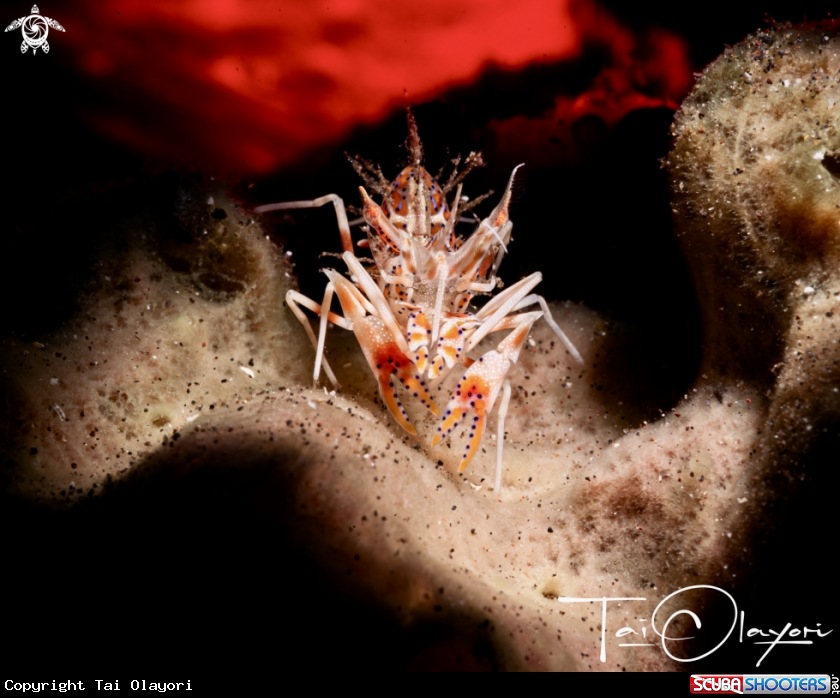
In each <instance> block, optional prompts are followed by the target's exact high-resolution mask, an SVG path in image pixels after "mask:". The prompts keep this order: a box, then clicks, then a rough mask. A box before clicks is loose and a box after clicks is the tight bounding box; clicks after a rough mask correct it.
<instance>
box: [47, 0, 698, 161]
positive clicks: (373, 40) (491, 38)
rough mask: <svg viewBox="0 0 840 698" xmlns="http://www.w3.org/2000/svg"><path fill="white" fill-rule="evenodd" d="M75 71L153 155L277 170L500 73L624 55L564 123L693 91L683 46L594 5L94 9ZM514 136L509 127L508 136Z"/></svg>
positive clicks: (75, 26) (79, 42)
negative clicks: (592, 54) (639, 31)
mask: <svg viewBox="0 0 840 698" xmlns="http://www.w3.org/2000/svg"><path fill="white" fill-rule="evenodd" d="M60 19H61V21H62V22H63V23H64V25H65V27H66V28H67V33H66V34H64V35H62V37H61V40H62V43H65V44H66V45H69V49H68V50H70V51H72V53H73V54H74V58H75V61H76V66H77V67H78V68H79V70H80V71H81V72H82V73H84V74H85V75H86V76H87V78H88V80H89V81H91V82H92V83H93V84H94V86H95V87H96V88H97V90H98V91H99V92H100V93H101V94H103V95H107V98H105V99H103V100H101V101H100V103H99V104H95V105H92V104H88V105H87V106H85V107H84V108H83V109H84V112H85V116H86V118H87V119H88V120H89V121H90V122H92V123H93V124H95V125H96V126H97V127H98V128H99V129H101V131H103V132H105V133H107V134H109V135H110V136H112V137H114V138H116V139H118V140H120V141H122V142H126V143H128V144H130V145H131V146H132V147H134V148H135V149H139V150H142V151H143V152H146V153H150V154H154V155H159V156H164V157H167V158H169V159H173V157H174V158H175V159H179V158H188V159H190V160H192V161H193V162H195V164H199V165H209V166H212V167H214V168H220V167H221V168H227V167H233V168H239V169H242V170H245V171H251V172H265V171H269V170H271V169H273V168H276V167H277V166H279V165H282V164H287V163H290V162H294V161H295V160H299V159H301V158H303V157H305V156H306V155H307V153H309V152H311V151H312V150H313V149H314V148H316V147H318V146H320V145H323V144H324V143H330V142H339V141H341V140H343V139H344V138H345V137H346V134H347V129H348V128H351V127H353V126H356V125H359V124H363V123H375V122H377V121H379V120H381V119H382V118H384V117H385V116H386V115H387V114H388V113H389V112H391V111H392V110H393V109H395V108H396V107H398V106H400V105H402V104H403V103H404V101H405V93H406V91H407V92H408V94H409V97H410V100H411V101H413V102H418V101H424V100H428V99H432V98H434V97H436V96H438V95H441V94H442V93H443V92H444V91H446V90H448V89H451V88H452V87H455V86H459V85H465V84H469V83H470V82H472V81H474V80H475V79H476V78H477V77H478V76H479V75H480V74H481V73H482V72H483V71H485V70H486V69H487V68H488V67H490V66H497V67H501V68H503V69H506V70H516V69H520V68H522V67H524V66H526V65H528V64H531V63H534V62H543V63H551V62H557V61H561V60H571V59H573V58H575V57H576V56H578V55H580V53H581V51H582V50H583V47H584V45H585V44H587V43H591V42H593V41H594V42H601V43H604V44H606V45H608V46H609V47H610V53H611V55H612V56H613V58H614V61H613V65H612V66H611V67H610V68H609V69H607V70H606V71H605V72H604V73H603V74H602V75H601V76H600V77H599V79H598V80H597V81H596V84H595V85H593V86H592V89H590V90H589V91H588V92H587V93H586V94H584V95H581V96H580V97H578V98H577V99H575V100H566V101H565V102H564V101H563V100H559V101H558V103H557V109H556V110H555V111H556V113H555V114H553V115H552V116H551V118H552V119H554V120H555V121H556V117H557V115H558V114H565V113H568V114H570V115H572V116H578V115H580V114H583V113H597V114H598V115H600V116H601V117H602V118H604V119H605V121H606V122H607V123H612V122H614V121H615V120H617V119H618V118H620V117H621V116H622V115H623V114H624V113H626V112H627V111H628V110H629V109H634V108H638V107H639V106H649V105H651V104H672V103H673V101H674V100H676V99H679V98H680V97H681V96H682V93H683V92H685V89H686V87H687V84H688V78H689V76H690V73H689V72H688V67H687V61H686V60H685V47H684V45H683V44H682V43H681V42H680V41H679V40H678V39H675V38H674V37H672V36H669V35H666V34H662V33H658V34H657V33H652V34H650V35H648V36H647V37H645V38H643V39H641V40H639V39H637V38H636V37H635V36H634V35H633V34H632V33H631V32H630V31H628V30H627V29H625V28H623V27H621V26H620V25H619V24H618V23H617V22H616V21H615V20H614V19H613V18H612V17H611V16H610V15H609V14H607V13H606V12H604V11H603V10H601V9H599V8H598V7H597V6H596V5H593V4H592V3H591V2H589V1H588V0H586V1H584V2H577V1H575V0H520V1H519V2H517V3H511V2H509V1H508V0H460V1H459V2H458V3H452V2H450V1H449V0H424V2H422V3H415V2H408V1H406V0H403V1H402V2H388V3H386V2H380V1H377V0H323V1H322V2H319V3H312V2H303V1H300V0H298V1H297V2H277V1H276V0H274V1H268V0H252V1H251V2H234V1H233V0H212V1H203V2H199V1H198V0H193V1H191V2H189V1H184V2H177V3H173V2H163V1H160V0H158V1H152V2H149V1H147V0H143V1H141V0H119V2H116V1H115V0H107V1H105V2H103V1H102V0H96V2H93V1H92V0H88V1H87V2H84V3H82V4H80V5H77V6H76V9H75V14H74V15H70V16H66V15H64V16H62V17H61V18H60ZM506 128H507V126H506V125H505V124H500V125H499V130H500V132H502V131H504V130H505V129H506Z"/></svg>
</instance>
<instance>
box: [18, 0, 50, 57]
mask: <svg viewBox="0 0 840 698" xmlns="http://www.w3.org/2000/svg"><path fill="white" fill-rule="evenodd" d="M18 27H20V30H21V32H22V33H23V43H22V44H21V45H20V52H21V53H26V51H27V49H30V48H31V49H32V55H33V56H34V55H35V54H36V53H37V52H38V49H39V48H40V49H41V50H42V51H43V52H44V53H49V52H50V45H49V44H48V43H47V34H49V33H50V27H52V28H53V29H55V30H56V31H60V32H63V31H64V27H62V26H61V25H60V24H59V23H58V22H56V21H55V20H54V19H50V18H49V17H44V16H43V15H42V14H41V13H40V12H39V10H38V6H37V5H33V6H32V14H31V15H29V16H28V17H21V18H20V19H16V20H15V21H14V22H12V23H11V24H10V25H9V26H8V27H6V31H7V32H9V31H12V30H13V29H17V28H18Z"/></svg>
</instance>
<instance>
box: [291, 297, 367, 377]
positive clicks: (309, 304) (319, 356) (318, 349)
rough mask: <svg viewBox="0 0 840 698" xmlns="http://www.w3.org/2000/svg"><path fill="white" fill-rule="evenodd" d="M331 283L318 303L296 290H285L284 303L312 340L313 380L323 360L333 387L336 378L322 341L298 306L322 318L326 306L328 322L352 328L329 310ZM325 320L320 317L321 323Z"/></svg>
mask: <svg viewBox="0 0 840 698" xmlns="http://www.w3.org/2000/svg"><path fill="white" fill-rule="evenodd" d="M331 286H332V284H328V285H327V289H326V291H325V292H324V302H323V303H322V304H321V305H319V304H318V303H316V302H315V301H313V300H312V299H311V298H307V297H306V296H304V295H303V294H302V293H298V292H297V291H287V292H286V305H288V306H289V308H291V311H292V312H293V313H294V314H295V317H296V318H297V319H298V320H299V321H300V324H301V325H303V329H304V330H306V334H307V336H308V337H309V341H310V342H312V346H313V348H314V349H315V370H314V372H313V380H314V382H315V383H316V384H317V383H318V376H319V374H320V372H321V363H322V362H323V365H324V373H326V374H327V378H329V379H330V383H332V384H333V386H334V387H336V388H337V387H338V381H337V380H336V377H335V374H334V373H333V371H332V369H331V368H330V365H329V363H327V360H326V359H325V358H323V343H322V342H320V341H319V340H318V338H316V337H315V333H314V332H313V330H312V325H310V324H309V319H308V318H307V317H306V315H305V314H304V312H303V311H302V310H301V309H300V306H301V305H302V306H304V307H305V308H309V310H311V311H312V312H314V313H318V314H319V315H321V317H322V318H324V317H325V316H324V313H323V312H322V311H323V308H325V307H326V309H327V315H326V319H328V320H329V321H330V322H332V323H334V324H336V325H338V326H339V327H343V328H344V329H346V330H352V329H353V324H352V323H351V322H349V321H347V320H345V319H344V318H343V317H341V316H339V315H336V314H335V313H330V312H329V301H330V300H331V299H332V288H331ZM324 324H325V322H324V320H323V319H322V325H324Z"/></svg>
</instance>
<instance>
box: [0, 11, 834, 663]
mask: <svg viewBox="0 0 840 698" xmlns="http://www.w3.org/2000/svg"><path fill="white" fill-rule="evenodd" d="M838 53H840V35H838V31H837V29H836V25H835V23H833V22H830V23H825V24H822V25H820V24H815V25H809V26H808V27H806V28H791V27H785V26H776V27H771V28H769V29H767V30H763V31H761V32H759V33H757V34H756V35H754V36H751V37H748V38H747V39H746V40H745V41H744V42H743V43H741V44H739V45H738V46H736V47H734V48H731V49H727V51H726V52H725V53H724V54H723V55H722V56H721V57H720V58H719V59H718V60H717V61H716V62H715V63H714V64H712V65H711V66H710V67H709V68H708V69H707V70H706V71H705V72H704V73H703V75H702V76H701V77H700V79H699V81H698V83H697V86H696V87H695V89H694V91H693V92H692V94H691V95H690V97H689V98H688V99H687V100H686V102H685V103H684V104H683V106H682V108H681V109H680V111H679V112H678V114H677V116H676V120H675V122H674V126H673V136H674V149H673V151H672V152H671V154H670V155H669V157H668V159H667V163H666V165H667V168H668V170H669V173H670V178H671V187H672V190H673V212H674V217H675V222H676V229H677V234H678V236H679V239H680V243H681V245H682V249H683V251H684V253H685V257H686V259H687V261H688V263H689V265H690V268H691V272H692V274H693V278H694V282H695V287H696V289H697V296H698V299H699V302H700V307H701V311H702V314H703V328H704V330H703V331H704V336H703V358H702V364H701V369H700V373H699V375H698V377H697V379H696V381H695V383H694V384H693V385H692V386H691V387H690V388H689V389H688V390H687V392H686V393H685V394H684V396H683V397H682V399H680V400H679V402H678V403H677V404H676V405H674V406H673V407H670V408H669V409H668V410H667V411H662V410H660V411H658V413H657V414H656V416H655V418H650V417H647V418H646V417H645V416H644V415H645V414H646V412H645V411H644V410H642V409H641V408H640V404H641V403H643V402H644V400H645V380H646V378H645V377H644V376H640V375H636V374H635V373H634V371H633V367H632V366H631V365H629V363H628V360H627V355H628V348H629V347H631V346H633V345H635V344H637V343H638V342H639V341H642V340H640V338H639V337H638V336H636V335H634V333H633V330H632V328H629V327H626V326H624V325H622V324H621V323H618V322H615V321H613V320H610V319H608V318H605V317H601V316H599V315H598V314H597V313H595V312H593V311H591V310H589V309H587V308H585V307H582V306H579V305H574V304H571V303H560V304H558V303H555V304H553V305H552V309H553V312H554V315H555V318H556V319H557V320H558V322H559V323H560V325H561V326H562V327H563V328H564V330H565V331H566V332H567V334H568V335H569V337H570V338H571V340H572V341H573V342H574V343H575V345H576V346H577V347H578V348H579V349H580V351H581V354H582V355H583V358H584V362H585V364H584V366H583V367H580V366H578V365H577V364H576V363H575V362H574V361H573V360H572V359H571V357H570V356H569V354H568V353H567V352H566V350H565V349H564V348H563V347H562V345H561V344H560V343H559V342H558V341H556V337H555V336H554V335H553V333H552V332H551V331H550V329H549V328H548V327H547V326H546V325H545V324H543V323H542V322H538V323H537V325H536V326H535V327H534V329H533V331H532V333H531V341H529V342H528V344H527V346H526V349H525V350H524V351H523V353H522V356H521V357H520V360H519V362H518V364H517V365H516V366H515V367H514V368H513V369H512V372H511V374H510V376H511V382H512V387H513V397H512V401H511V409H510V413H509V416H508V421H507V424H506V432H507V434H506V441H505V471H504V477H503V487H502V491H501V493H498V494H497V493H495V492H493V491H492V488H491V487H490V484H491V483H492V480H493V473H494V466H495V456H496V447H497V446H496V445H497V443H498V441H499V435H498V434H497V433H496V422H495V416H493V417H491V419H490V422H489V426H488V433H487V434H486V435H485V438H484V442H483V445H482V448H481V450H480V453H479V454H478V456H477V457H476V458H475V459H474V461H473V462H472V463H471V465H470V467H469V468H468V469H467V470H466V471H465V472H464V473H463V474H458V473H457V465H458V461H459V460H460V454H461V453H462V450H463V444H464V439H465V434H464V432H463V430H456V432H455V433H454V434H453V435H452V437H451V439H449V440H447V441H445V442H444V443H443V444H441V445H440V446H439V447H437V448H436V449H432V448H431V447H430V445H429V444H430V440H431V435H432V434H433V433H434V428H435V425H436V422H435V420H434V419H433V418H431V417H427V416H425V414H424V412H423V411H422V409H418V407H419V406H418V405H415V404H413V403H412V401H410V400H406V403H407V409H408V410H409V415H410V417H411V418H412V420H413V421H414V423H415V424H416V425H417V426H418V432H419V435H418V436H417V437H411V436H408V435H407V434H406V433H405V432H403V431H402V430H401V429H400V428H399V427H398V426H397V425H396V424H395V422H394V421H393V419H392V418H391V417H390V415H389V414H388V412H387V411H386V410H385V408H384V407H383V406H382V405H381V404H380V401H379V398H378V396H377V394H376V387H375V381H374V379H373V377H372V376H371V375H370V374H369V373H368V371H367V366H366V363H365V360H364V357H363V355H362V353H361V351H360V349H359V348H358V346H357V344H356V342H355V340H354V339H353V337H352V335H351V334H350V333H348V332H345V331H343V330H340V329H337V328H332V329H331V330H330V333H329V336H328V343H327V345H328V358H329V359H330V362H331V364H332V365H333V367H334V368H335V369H336V372H337V374H338V379H339V381H340V382H341V384H342V390H341V391H339V392H338V393H336V392H335V391H330V390H329V389H324V388H322V387H316V388H313V387H312V386H311V370H312V364H313V360H314V352H313V350H312V348H311V346H310V344H309V342H308V340H307V338H306V335H305V334H304V332H303V329H302V328H301V327H300V325H299V323H298V322H297V321H296V320H295V318H294V317H293V316H292V314H291V313H290V312H289V311H288V309H287V308H285V307H284V301H283V298H284V294H285V292H286V291H287V290H288V289H289V288H293V287H294V284H295V280H294V275H293V273H292V270H291V267H290V265H289V259H290V257H289V255H288V254H286V251H285V250H283V249H282V248H281V247H279V246H278V245H277V244H276V243H275V242H273V241H271V240H270V239H269V238H268V237H267V236H266V230H265V229H264V228H263V227H261V224H260V222H259V221H258V220H256V218H255V217H254V216H253V215H252V214H249V212H248V211H247V210H245V209H243V208H241V207H239V206H238V205H236V204H234V203H232V202H231V201H230V200H228V199H227V198H225V195H224V193H223V192H221V191H215V190H212V189H207V190H201V191H200V194H197V195H195V196H194V197H193V199H194V200H192V201H191V202H190V203H189V205H184V206H183V207H182V218H181V223H182V230H181V233H180V234H179V235H177V236H162V235H158V234H156V232H155V230H156V228H155V225H154V222H153V221H152V222H149V221H146V220H143V219H138V220H128V221H126V222H124V223H122V224H121V225H123V226H124V229H123V232H122V235H123V239H124V241H125V243H124V246H123V247H122V248H121V252H120V254H112V253H107V254H103V255H102V256H101V257H100V258H99V259H98V261H97V265H98V266H96V281H95V283H93V284H92V285H90V286H89V287H88V288H87V290H86V291H85V292H84V293H83V294H82V295H81V296H80V298H81V300H80V305H79V310H78V312H77V313H76V314H75V315H74V316H73V317H71V318H70V319H68V321H67V322H66V324H65V325H64V326H62V327H61V329H60V330H59V331H57V332H54V333H52V334H49V335H46V336H43V337H39V338H37V341H33V340H31V339H30V340H27V341H24V340H9V341H6V342H5V344H4V346H3V353H4V356H3V365H4V367H5V370H4V373H3V379H4V383H5V388H6V391H7V394H8V395H9V396H10V397H9V398H8V399H6V400H5V402H4V406H5V410H4V415H3V420H2V429H3V430H4V440H5V442H6V443H7V444H11V447H10V448H9V449H8V451H7V452H8V454H9V457H8V463H7V477H8V489H9V492H11V493H13V494H14V496H15V497H17V498H18V499H20V500H21V501H28V502H33V501H34V502H39V503H41V504H42V505H44V506H49V507H56V508H59V509H67V508H69V509H71V510H72V509H74V508H81V509H85V508H87V509H86V510H88V511H93V512H95V511H96V507H97V506H98V505H97V502H100V501H107V500H108V499H109V498H113V500H114V501H119V500H120V497H122V496H124V493H125V492H126V491H128V489H130V488H131V487H135V486H137V487H144V486H146V485H143V484H142V483H144V482H151V483H154V488H156V490H157V491H161V490H163V491H165V490H166V489H167V488H170V487H171V488H174V489H177V488H179V487H180V488H181V489H180V490H178V491H183V487H184V486H185V485H184V483H187V484H189V483H191V482H200V481H201V477H202V473H203V472H211V471H215V470H224V471H225V472H230V473H233V474H232V475H230V477H231V478H233V479H234V480H235V481H237V482H238V481H239V480H237V478H245V479H247V478H255V482H256V483H257V484H254V485H253V486H252V487H251V486H249V487H247V488H246V490H247V492H248V494H247V496H246V498H245V499H246V502H247V504H248V507H249V508H250V510H252V511H253V512H255V515H256V516H258V517H259V519H260V520H261V521H263V522H265V525H266V526H267V527H269V528H270V527H271V526H273V525H276V526H278V527H280V528H284V530H287V531H291V532H292V533H290V534H289V536H290V537H291V538H293V539H294V541H295V545H297V546H300V547H301V548H302V549H304V550H305V551H306V554H307V555H308V556H310V557H311V558H312V559H314V560H316V561H317V565H316V566H317V568H318V569H319V570H320V572H319V574H322V575H324V577H325V578H327V579H335V580H339V581H337V582H336V587H341V588H342V593H348V594H350V596H351V597H352V598H354V599H357V600H360V599H361V600H364V601H365V602H367V603H372V604H374V605H376V606H377V608H379V609H384V612H385V613H386V614H387V615H388V616H389V617H390V618H391V619H393V622H394V623H395V624H396V625H397V626H399V627H401V628H412V627H422V626H423V625H424V624H428V623H432V622H434V623H437V624H440V623H443V624H445V625H446V626H447V627H449V628H455V629H456V630H454V631H453V633H454V634H453V635H452V636H451V637H449V639H445V640H443V641H441V642H440V643H438V644H434V645H433V646H432V647H431V648H430V649H427V650H424V652H421V653H420V654H419V655H418V657H417V658H415V659H416V664H417V667H419V668H423V667H425V666H427V665H432V664H435V663H438V664H440V663H442V664H444V665H446V664H447V662H451V661H454V660H453V657H458V658H459V659H458V661H461V662H465V663H466V665H467V666H468V667H469V668H497V669H509V670H612V671H617V670H618V671H620V670H657V671H658V670H674V669H676V668H678V666H679V665H678V664H677V662H675V661H674V660H673V659H671V658H670V657H669V656H668V655H667V654H666V653H665V652H663V651H662V649H661V647H653V648H649V649H646V651H644V652H641V651H638V652H628V651H626V650H625V649H622V648H620V647H619V644H620V643H621V642H623V640H622V638H619V637H616V633H615V631H616V630H618V629H619V628H620V627H622V625H626V626H628V627H632V628H635V629H636V631H639V630H640V629H641V628H642V627H643V625H644V624H645V623H647V622H648V621H649V619H650V618H651V614H652V613H653V610H654V607H655V606H656V604H657V603H658V601H659V600H660V599H661V598H662V597H664V596H665V595H667V594H669V593H671V592H672V591H674V590H677V589H680V588H684V587H687V586H691V585H697V584H717V585H721V584H725V585H726V586H727V587H728V588H737V585H738V583H739V581H740V580H739V579H738V578H737V574H740V573H741V572H742V570H744V569H745V568H748V567H749V563H748V562H745V560H744V558H745V551H746V550H748V549H749V548H750V547H751V546H754V545H756V544H757V542H760V540H761V533H760V531H761V530H762V529H763V528H764V527H765V526H766V521H768V520H772V519H773V517H774V516H775V515H776V512H777V511H783V510H784V506H785V505H784V503H785V502H786V501H787V499H788V498H789V497H790V496H791V494H792V493H795V492H796V486H797V485H796V483H797V482H798V481H799V480H800V479H801V474H802V468H803V467H804V465H803V464H804V463H808V462H811V461H809V460H808V459H809V458H812V454H813V449H815V448H817V447H819V448H821V449H823V450H822V451H821V453H825V452H826V448H828V451H827V452H828V453H833V454H834V455H835V456H836V453H837V451H836V447H837V443H836V438H837V432H838V414H840V396H838V388H837V385H838V359H840V345H838V338H840V333H838V329H837V321H836V317H835V312H836V309H837V307H838V304H840V279H838V251H840V244H839V243H838V241H840V237H838V232H840V231H838V227H840V226H839V225H838V224H840V193H839V191H838V182H837V176H838V175H840V165H838V163H840V155H838V153H840V135H838V133H837V130H836V128H835V123H836V118H835V116H834V115H835V111H836V107H835V102H836V100H837V99H838V98H840V90H838V88H837V82H838V79H837V75H838V71H840V55H838ZM336 235H337V233H336ZM289 252H293V251H292V250H289ZM340 264H341V263H340V261H337V262H336V263H335V265H336V266H337V267H338V266H339V265H340ZM510 281H513V280H510ZM318 300H320V299H318ZM651 308H652V310H651V312H655V306H654V305H653V304H651ZM662 321H663V322H667V318H663V319H662ZM491 346H492V345H491V344H489V343H487V342H485V343H484V344H482V345H481V347H479V351H481V350H486V349H489V348H490V347H491ZM451 378H452V379H453V380H457V378H458V376H452V377H451ZM451 387H452V384H451V382H450V383H445V384H444V386H443V394H441V395H440V396H438V397H437V401H438V403H439V404H441V403H445V397H446V394H447V393H446V391H447V390H451ZM827 443H828V447H826V444H827ZM812 460H813V459H812ZM137 483H140V484H137ZM174 489H173V491H174ZM780 507H781V509H780ZM278 564H281V563H279V562H278ZM292 574H293V572H292ZM603 596H625V597H644V598H646V599H647V600H646V601H640V602H634V603H633V604H629V603H628V604H626V605H623V606H616V607H615V608H611V611H610V628H609V629H605V628H604V627H603V626H602V621H601V608H600V606H599V605H597V604H584V605H577V606H575V605H573V604H570V603H565V604H564V603H563V601H562V599H563V597H587V598H592V597H596V598H599V597H603ZM706 601H707V600H706V599H704V598H699V599H698V600H697V603H698V608H699V607H702V605H703V604H704V603H706ZM360 602H361V601H360ZM266 603H268V601H266ZM685 621H686V619H685V618H681V619H680V620H679V621H678V622H677V623H675V624H673V625H672V626H671V628H672V629H678V628H679V627H680V622H685ZM683 627H688V626H686V625H684V626H683ZM602 631H603V636H604V643H605V644H604V645H603V648H604V651H605V652H604V655H603V656H604V657H606V658H608V659H607V661H602V655H601V650H602V644H601V643H602ZM453 638H454V639H453ZM670 650H671V651H672V652H673V653H675V654H677V655H678V654H679V652H680V651H681V650H680V648H679V647H676V646H671V647H670Z"/></svg>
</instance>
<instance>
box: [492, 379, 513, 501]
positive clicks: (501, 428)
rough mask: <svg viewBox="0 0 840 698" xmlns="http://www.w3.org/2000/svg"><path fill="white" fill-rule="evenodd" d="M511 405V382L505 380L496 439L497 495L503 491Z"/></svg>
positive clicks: (494, 487)
mask: <svg viewBox="0 0 840 698" xmlns="http://www.w3.org/2000/svg"><path fill="white" fill-rule="evenodd" d="M509 404H510V381H509V380H507V379H505V386H504V389H503V391H502V404H501V405H499V419H498V425H497V429H496V430H497V431H498V432H499V435H498V438H497V439H496V482H495V484H494V486H493V491H494V492H495V493H496V494H499V492H501V491H502V453H503V451H504V446H505V417H507V411H508V405H509Z"/></svg>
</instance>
